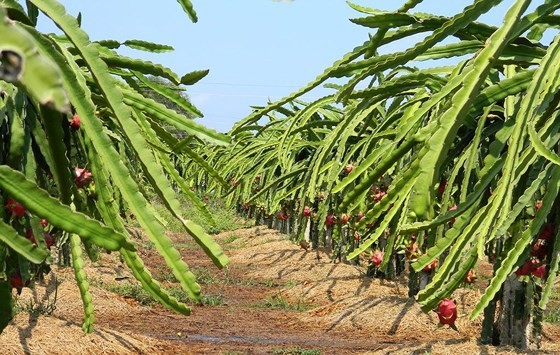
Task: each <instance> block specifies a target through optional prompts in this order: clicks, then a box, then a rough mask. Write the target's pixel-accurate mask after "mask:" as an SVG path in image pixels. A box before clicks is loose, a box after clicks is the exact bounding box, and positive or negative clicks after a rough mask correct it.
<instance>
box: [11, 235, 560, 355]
mask: <svg viewBox="0 0 560 355" xmlns="http://www.w3.org/2000/svg"><path fill="white" fill-rule="evenodd" d="M170 236H171V238H172V239H173V241H174V242H175V243H176V244H177V245H178V247H179V250H180V251H181V254H182V256H183V257H184V258H185V260H186V261H187V262H188V263H189V265H191V268H192V270H193V271H194V273H195V274H196V275H197V276H198V277H199V282H200V283H201V284H202V289H203V294H204V296H203V303H204V305H202V306H200V305H197V306H195V307H194V308H193V312H192V315H191V316H190V317H184V316H181V315H177V314H174V313H173V312H171V311H168V310H166V309H164V308H163V307H161V306H159V305H157V304H156V303H155V302H153V301H149V300H146V295H144V296H142V295H141V294H140V295H138V293H137V294H136V296H135V297H136V298H134V297H132V296H131V295H133V293H132V292H128V293H126V292H125V291H123V289H127V287H128V289H134V287H133V286H130V285H135V283H133V282H132V280H133V278H132V277H131V276H130V275H129V273H128V272H127V271H126V269H125V268H123V267H122V264H121V263H119V261H118V258H117V257H116V256H115V255H103V257H102V259H101V260H100V261H99V262H97V263H96V264H95V265H90V266H87V267H86V270H87V272H88V274H89V275H91V276H90V278H91V280H92V281H91V284H92V287H91V291H92V294H93V298H94V302H95V306H96V310H95V317H96V322H97V323H96V324H97V326H96V328H95V331H94V332H93V333H92V334H90V335H88V336H84V334H83V331H82V329H81V325H80V324H81V314H80V309H81V307H82V305H81V300H80V295H79V290H78V289H77V288H76V287H75V285H74V284H72V282H71V278H72V273H71V270H70V269H69V268H67V269H61V270H57V271H56V272H55V274H56V276H57V278H58V280H59V282H60V285H59V286H58V294H57V298H58V299H57V302H56V309H55V310H54V312H53V313H52V314H51V315H48V316H46V315H41V316H40V317H38V318H36V317H34V316H32V315H31V314H30V313H29V312H28V311H22V312H20V313H19V314H18V315H17V316H16V318H15V323H14V325H13V326H9V327H8V328H7V329H6V330H5V331H4V333H3V334H2V335H0V343H2V347H3V353H4V354H23V353H26V352H31V353H33V354H40V353H108V354H110V353H118V354H123V353H146V354H154V353H162V354H163V353H167V354H168V353H186V354H189V353H192V354H205V353H206V354H208V353H216V354H218V353H221V354H245V353H249V354H265V353H267V354H269V353H270V354H361V353H364V354H365V353H371V354H411V353H412V354H450V353H454V354H475V353H487V354H494V353H499V354H508V353H511V354H516V353H517V352H516V351H515V350H514V349H513V348H509V347H499V348H495V347H489V346H482V345H479V344H478V342H477V338H478V336H479V332H480V320H475V321H473V322H471V321H469V320H468V317H467V316H466V314H467V313H468V312H469V311H470V309H472V307H473V306H474V304H475V303H476V300H477V299H478V298H479V297H480V288H481V287H484V283H485V282H486V283H487V280H488V278H485V277H484V276H483V275H484V274H485V272H489V271H488V270H490V269H489V266H488V265H486V271H484V270H482V269H481V270H480V273H481V275H480V279H479V281H478V283H477V284H475V285H474V286H473V287H472V288H468V289H462V290H459V291H458V292H457V293H456V294H457V297H456V301H457V305H458V307H459V314H460V317H459V319H458V321H457V327H458V329H459V330H458V331H454V330H451V329H450V328H448V327H444V328H440V329H438V328H437V323H438V321H437V316H436V315H435V313H432V314H424V313H423V312H422V311H421V310H420V308H419V306H418V305H417V304H416V303H415V302H413V301H412V299H410V298H408V296H407V288H406V283H405V282H403V280H400V281H383V280H379V279H372V278H368V277H365V276H364V275H363V273H364V269H363V268H360V267H356V266H352V265H348V264H340V263H335V264H333V263H331V262H330V257H329V255H327V254H326V253H324V251H322V250H319V251H308V252H306V251H304V250H302V249H301V248H299V247H298V246H296V245H294V244H293V243H292V242H290V241H289V240H287V239H286V236H285V235H282V234H280V233H278V232H276V231H274V230H271V229H267V228H266V227H262V226H260V227H253V228H246V229H239V230H236V231H230V232H225V233H221V234H219V235H217V236H216V239H217V240H218V241H219V242H220V243H221V244H222V245H224V249H225V250H226V252H227V253H228V254H229V255H230V256H231V266H230V267H229V269H227V270H223V271H216V270H215V268H214V267H213V265H211V263H210V262H209V261H207V258H205V257H204V255H203V253H202V252H201V251H200V250H199V249H198V248H195V245H194V244H193V243H192V242H190V241H189V240H188V239H187V238H186V236H185V235H182V234H179V233H171V234H170ZM144 246H145V245H144ZM141 254H142V256H143V257H144V258H145V261H146V264H147V265H148V266H149V267H150V268H151V269H152V270H155V271H154V274H155V275H154V276H155V277H156V278H157V279H160V280H161V281H163V282H164V284H165V285H166V286H169V287H171V288H173V287H174V285H176V284H175V283H174V282H173V281H172V277H170V275H169V274H168V273H165V272H164V271H163V270H164V267H163V266H164V264H163V263H162V260H161V258H160V257H159V256H158V255H157V253H156V252H155V251H153V250H151V249H149V248H147V249H144V250H143V251H142V252H141ZM93 266H94V267H93ZM488 276H489V275H488ZM49 280H50V281H49ZM117 280H118V281H117ZM46 285H47V287H46V288H45V287H44V285H40V284H37V285H36V287H35V289H34V290H31V289H25V290H24V292H23V293H22V295H21V297H20V298H19V300H18V303H19V304H20V305H22V306H24V305H26V304H27V305H29V304H30V303H31V300H34V302H39V303H41V302H42V301H43V300H45V292H47V293H48V294H49V295H50V300H51V301H52V299H53V297H54V293H53V291H54V287H53V285H54V283H53V279H52V278H50V277H49V276H47V280H46ZM109 290H113V292H112V291H109ZM137 290H138V289H137ZM123 295H125V296H127V297H124V296H123ZM43 305H48V302H44V301H43ZM551 306H554V305H553V304H551ZM37 307H38V306H37V304H36V305H35V308H36V309H37ZM559 338H560V326H558V325H552V324H549V323H545V328H544V331H543V340H544V341H543V346H542V349H541V350H540V351H533V352H525V353H534V354H552V353H557V352H560V344H558V342H556V341H555V339H559ZM62 339H64V340H63V341H62V342H61V340H62Z"/></svg>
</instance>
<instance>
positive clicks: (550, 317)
mask: <svg viewBox="0 0 560 355" xmlns="http://www.w3.org/2000/svg"><path fill="white" fill-rule="evenodd" d="M544 321H545V322H547V323H553V324H560V308H558V307H554V308H548V309H547V310H546V311H545V314H544Z"/></svg>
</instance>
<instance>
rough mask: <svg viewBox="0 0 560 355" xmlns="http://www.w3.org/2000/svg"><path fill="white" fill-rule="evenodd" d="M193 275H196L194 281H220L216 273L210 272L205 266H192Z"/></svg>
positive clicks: (208, 282)
mask: <svg viewBox="0 0 560 355" xmlns="http://www.w3.org/2000/svg"><path fill="white" fill-rule="evenodd" d="M191 271H192V273H193V274H194V276H196V281H197V282H198V283H200V284H203V285H210V284H217V283H220V282H221V281H220V279H219V278H218V276H217V275H214V274H212V272H211V271H210V270H209V269H208V268H205V267H201V268H192V269H191Z"/></svg>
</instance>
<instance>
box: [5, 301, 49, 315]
mask: <svg viewBox="0 0 560 355" xmlns="http://www.w3.org/2000/svg"><path fill="white" fill-rule="evenodd" d="M54 311H56V297H55V299H54V300H53V301H52V302H51V301H50V300H46V301H45V302H35V301H33V300H32V299H31V300H28V301H26V302H20V301H17V302H16V304H15V306H14V312H15V314H20V313H28V314H30V315H31V316H33V317H37V316H40V315H43V316H50V315H52V314H53V313H54Z"/></svg>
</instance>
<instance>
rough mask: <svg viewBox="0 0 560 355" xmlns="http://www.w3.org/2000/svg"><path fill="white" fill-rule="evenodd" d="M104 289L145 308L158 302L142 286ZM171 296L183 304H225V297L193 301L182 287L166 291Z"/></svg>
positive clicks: (104, 285)
mask: <svg viewBox="0 0 560 355" xmlns="http://www.w3.org/2000/svg"><path fill="white" fill-rule="evenodd" d="M100 286H101V287H102V288H104V289H105V290H107V291H110V292H113V293H116V294H117V295H119V296H121V297H124V298H130V299H134V300H136V301H137V302H138V303H140V304H142V305H144V306H153V305H155V304H157V303H158V302H157V301H156V300H154V299H153V297H152V295H150V293H148V292H147V291H146V290H144V289H143V288H142V286H141V285H140V284H136V283H121V284H101V285H100ZM166 290H167V292H168V293H169V295H171V296H173V297H175V298H176V299H177V301H179V302H181V303H186V304H191V305H196V304H202V305H205V306H220V305H223V304H224V296H223V295H203V296H202V298H201V300H200V302H195V301H193V300H191V299H190V298H189V296H188V294H187V293H186V292H185V291H183V289H181V288H180V287H171V288H168V289H166Z"/></svg>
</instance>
